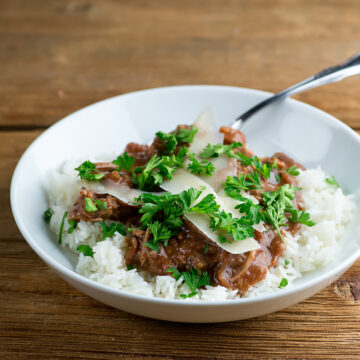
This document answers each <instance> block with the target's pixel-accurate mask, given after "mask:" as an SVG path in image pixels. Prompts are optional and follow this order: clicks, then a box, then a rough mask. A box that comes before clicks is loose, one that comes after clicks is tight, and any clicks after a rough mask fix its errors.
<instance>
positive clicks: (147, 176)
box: [132, 154, 164, 190]
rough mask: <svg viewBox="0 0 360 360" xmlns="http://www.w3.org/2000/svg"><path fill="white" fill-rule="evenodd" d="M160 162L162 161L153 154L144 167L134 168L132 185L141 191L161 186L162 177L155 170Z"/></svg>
mask: <svg viewBox="0 0 360 360" xmlns="http://www.w3.org/2000/svg"><path fill="white" fill-rule="evenodd" d="M162 161H163V159H162V158H161V157H158V156H157V155H156V154H155V155H154V156H153V157H152V158H151V159H150V160H149V162H148V163H147V164H146V165H145V166H141V167H137V168H135V169H134V170H133V176H132V180H133V182H134V184H135V185H136V186H137V187H138V188H139V189H142V190H151V189H152V188H153V187H154V186H155V185H159V184H161V183H162V182H163V180H164V177H163V175H161V174H160V173H159V172H157V171H155V169H156V167H157V166H159V165H160V164H161V163H162Z"/></svg>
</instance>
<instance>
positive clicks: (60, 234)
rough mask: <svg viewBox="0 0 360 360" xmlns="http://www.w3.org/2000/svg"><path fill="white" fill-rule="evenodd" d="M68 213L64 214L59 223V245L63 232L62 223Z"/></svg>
mask: <svg viewBox="0 0 360 360" xmlns="http://www.w3.org/2000/svg"><path fill="white" fill-rule="evenodd" d="M68 213H69V212H68V211H65V212H64V215H63V217H62V219H61V223H60V230H59V244H61V243H62V235H63V230H64V223H65V218H66V217H67V216H68Z"/></svg>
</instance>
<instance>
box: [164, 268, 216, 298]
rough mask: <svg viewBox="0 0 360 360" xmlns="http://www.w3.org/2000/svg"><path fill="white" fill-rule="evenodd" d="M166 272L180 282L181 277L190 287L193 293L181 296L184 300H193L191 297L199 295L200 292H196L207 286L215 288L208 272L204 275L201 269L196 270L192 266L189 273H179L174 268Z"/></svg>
mask: <svg viewBox="0 0 360 360" xmlns="http://www.w3.org/2000/svg"><path fill="white" fill-rule="evenodd" d="M166 271H167V272H169V273H171V274H172V276H173V277H174V278H175V280H179V279H180V277H182V278H183V279H184V282H185V283H186V284H187V285H188V286H189V288H190V291H191V292H190V293H189V294H181V295H180V296H181V297H182V298H183V299H186V298H191V297H193V296H195V295H197V294H198V292H197V291H196V290H197V289H199V288H201V287H203V286H206V285H209V286H214V285H213V284H211V282H210V276H209V274H208V273H207V271H205V272H204V273H203V274H202V273H201V270H200V269H195V268H194V267H192V266H190V270H189V271H183V272H179V271H178V270H177V269H176V268H174V267H171V268H169V269H167V270H166Z"/></svg>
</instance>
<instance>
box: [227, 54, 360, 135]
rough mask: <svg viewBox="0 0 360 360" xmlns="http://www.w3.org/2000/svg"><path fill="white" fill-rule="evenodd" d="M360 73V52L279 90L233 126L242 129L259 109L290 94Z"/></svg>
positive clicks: (240, 117) (243, 115)
mask: <svg viewBox="0 0 360 360" xmlns="http://www.w3.org/2000/svg"><path fill="white" fill-rule="evenodd" d="M357 74H360V52H358V53H357V54H355V55H354V56H353V57H351V58H350V59H348V60H347V61H345V62H343V63H342V64H340V65H336V66H332V67H329V68H327V69H325V70H322V71H320V72H319V73H317V74H315V75H313V76H311V77H309V78H307V79H305V80H303V81H301V82H299V83H297V84H295V85H293V86H290V87H289V88H287V89H285V90H283V91H280V92H278V93H277V94H275V95H273V96H271V97H269V98H268V99H266V100H264V101H262V102H260V103H258V104H257V105H255V106H254V107H252V108H251V109H249V110H248V111H246V112H245V113H244V114H242V115H240V116H239V117H238V118H237V119H236V121H235V123H234V124H233V125H232V126H231V127H232V128H233V129H240V128H241V126H242V124H243V123H244V122H245V121H246V120H247V119H248V118H249V117H250V116H251V115H253V114H255V113H256V112H257V111H259V110H261V109H262V108H264V107H265V106H266V105H269V104H272V103H273V102H276V101H278V100H282V99H285V98H286V97H288V96H292V95H295V94H298V93H300V92H302V91H305V90H308V89H312V88H314V87H318V86H321V85H325V84H330V83H333V82H337V81H340V80H343V79H345V78H347V77H349V76H353V75H357Z"/></svg>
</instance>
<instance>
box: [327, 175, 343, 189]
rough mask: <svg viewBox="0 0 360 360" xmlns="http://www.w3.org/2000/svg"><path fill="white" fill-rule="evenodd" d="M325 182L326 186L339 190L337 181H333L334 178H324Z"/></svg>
mask: <svg viewBox="0 0 360 360" xmlns="http://www.w3.org/2000/svg"><path fill="white" fill-rule="evenodd" d="M325 181H326V182H327V183H328V184H330V185H333V186H335V187H336V188H339V187H340V185H339V183H338V182H337V180H336V179H335V176H332V177H331V178H325Z"/></svg>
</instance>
